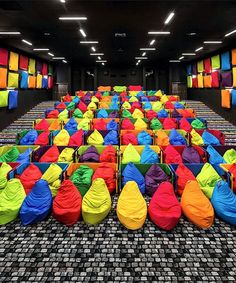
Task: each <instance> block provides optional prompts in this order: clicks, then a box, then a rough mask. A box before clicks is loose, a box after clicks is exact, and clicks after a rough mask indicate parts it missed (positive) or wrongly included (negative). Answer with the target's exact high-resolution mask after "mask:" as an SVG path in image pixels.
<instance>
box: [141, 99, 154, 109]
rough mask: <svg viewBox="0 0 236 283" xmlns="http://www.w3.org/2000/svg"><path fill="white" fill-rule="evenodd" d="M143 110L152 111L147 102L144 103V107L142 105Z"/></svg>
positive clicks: (150, 105)
mask: <svg viewBox="0 0 236 283" xmlns="http://www.w3.org/2000/svg"><path fill="white" fill-rule="evenodd" d="M143 109H144V110H150V109H152V104H151V103H150V102H149V101H148V102H145V103H144V105H143Z"/></svg>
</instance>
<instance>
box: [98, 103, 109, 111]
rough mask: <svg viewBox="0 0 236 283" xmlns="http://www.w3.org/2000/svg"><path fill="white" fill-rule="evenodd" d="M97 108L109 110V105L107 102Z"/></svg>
mask: <svg viewBox="0 0 236 283" xmlns="http://www.w3.org/2000/svg"><path fill="white" fill-rule="evenodd" d="M99 107H100V108H104V109H109V108H110V103H108V102H100V105H99Z"/></svg>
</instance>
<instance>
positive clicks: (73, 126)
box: [64, 118, 78, 131]
mask: <svg viewBox="0 0 236 283" xmlns="http://www.w3.org/2000/svg"><path fill="white" fill-rule="evenodd" d="M77 127H78V123H77V122H76V120H75V119H74V118H70V120H69V121H68V122H67V123H66V124H65V126H64V129H65V130H67V131H77Z"/></svg>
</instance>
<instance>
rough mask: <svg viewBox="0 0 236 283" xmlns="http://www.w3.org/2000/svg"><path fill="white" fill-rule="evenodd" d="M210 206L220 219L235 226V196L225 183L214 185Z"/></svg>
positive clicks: (220, 182)
mask: <svg viewBox="0 0 236 283" xmlns="http://www.w3.org/2000/svg"><path fill="white" fill-rule="evenodd" d="M211 204H212V205H213V207H214V209H215V212H216V214H217V215H218V216H219V217H220V218H221V219H223V220H224V221H225V222H227V223H229V224H231V225H234V226H236V195H235V194H234V193H233V192H232V190H231V188H230V187H229V185H228V184H227V182H225V181H223V180H221V181H219V182H217V183H216V185H215V188H214V191H213V194H212V198H211Z"/></svg>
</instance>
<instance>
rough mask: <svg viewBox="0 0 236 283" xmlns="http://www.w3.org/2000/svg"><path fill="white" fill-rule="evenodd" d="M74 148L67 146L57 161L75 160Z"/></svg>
mask: <svg viewBox="0 0 236 283" xmlns="http://www.w3.org/2000/svg"><path fill="white" fill-rule="evenodd" d="M74 151H75V150H74V148H69V147H66V148H64V149H63V150H62V152H61V153H60V155H59V157H58V160H57V162H64V163H67V162H68V163H69V162H73V155H74Z"/></svg>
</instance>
